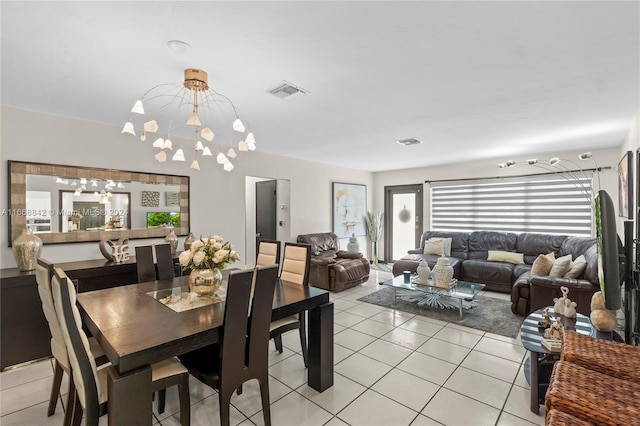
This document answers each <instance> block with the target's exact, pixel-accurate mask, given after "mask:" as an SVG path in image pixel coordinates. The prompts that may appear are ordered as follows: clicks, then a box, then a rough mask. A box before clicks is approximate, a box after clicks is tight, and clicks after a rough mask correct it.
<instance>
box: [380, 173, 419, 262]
mask: <svg viewBox="0 0 640 426" xmlns="http://www.w3.org/2000/svg"><path fill="white" fill-rule="evenodd" d="M422 188H423V186H422V185H421V184H418V185H401V186H387V187H385V210H384V214H385V239H384V240H385V247H384V253H385V261H386V262H387V263H390V262H394V261H396V260H398V259H401V258H402V257H404V256H405V255H406V254H407V251H408V250H412V249H415V248H416V247H418V246H419V245H420V236H421V235H422Z"/></svg>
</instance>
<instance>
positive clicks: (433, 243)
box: [424, 238, 444, 256]
mask: <svg viewBox="0 0 640 426" xmlns="http://www.w3.org/2000/svg"><path fill="white" fill-rule="evenodd" d="M424 254H435V255H438V256H444V241H442V240H441V239H433V238H430V239H429V240H427V241H425V242H424Z"/></svg>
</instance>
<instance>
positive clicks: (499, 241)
mask: <svg viewBox="0 0 640 426" xmlns="http://www.w3.org/2000/svg"><path fill="white" fill-rule="evenodd" d="M516 239H517V235H516V234H514V233H511V232H497V231H475V232H472V233H471V234H469V259H484V260H486V259H487V256H488V253H489V250H501V251H511V252H515V251H516Z"/></svg>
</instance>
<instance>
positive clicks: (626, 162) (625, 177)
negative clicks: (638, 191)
mask: <svg viewBox="0 0 640 426" xmlns="http://www.w3.org/2000/svg"><path fill="white" fill-rule="evenodd" d="M632 159H633V156H632V153H631V151H627V153H626V154H625V155H624V157H622V160H620V162H619V163H618V216H622V217H624V218H627V219H633V161H632Z"/></svg>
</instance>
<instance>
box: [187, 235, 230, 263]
mask: <svg viewBox="0 0 640 426" xmlns="http://www.w3.org/2000/svg"><path fill="white" fill-rule="evenodd" d="M178 259H179V261H180V266H182V269H183V270H187V269H191V270H192V271H193V270H195V269H224V268H225V267H226V266H227V264H228V263H233V262H235V261H236V260H240V253H238V252H237V251H235V250H234V249H233V245H232V244H231V243H230V242H229V241H224V238H222V237H221V236H220V235H214V236H212V237H210V238H202V237H200V239H199V240H196V241H194V242H193V243H192V244H191V248H190V249H189V250H185V251H183V252H182V253H180V256H179V258H178Z"/></svg>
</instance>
